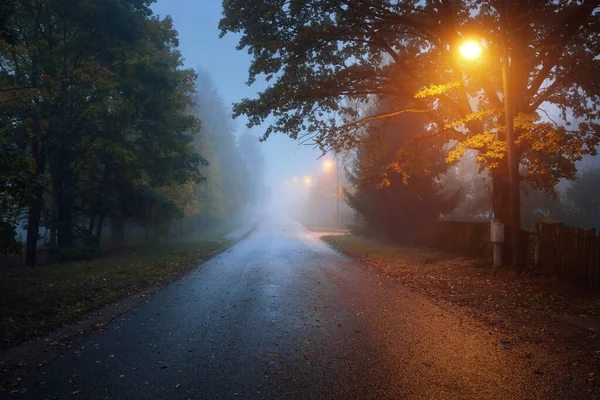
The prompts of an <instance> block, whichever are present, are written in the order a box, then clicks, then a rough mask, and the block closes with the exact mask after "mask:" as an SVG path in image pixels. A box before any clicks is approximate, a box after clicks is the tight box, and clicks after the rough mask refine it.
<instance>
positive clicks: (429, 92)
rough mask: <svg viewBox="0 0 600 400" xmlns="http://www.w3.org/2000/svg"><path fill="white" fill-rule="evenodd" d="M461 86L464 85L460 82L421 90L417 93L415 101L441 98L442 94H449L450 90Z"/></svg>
mask: <svg viewBox="0 0 600 400" xmlns="http://www.w3.org/2000/svg"><path fill="white" fill-rule="evenodd" d="M461 85H462V83H461V82H460V81H456V82H451V83H447V84H442V85H433V86H430V87H428V88H425V89H422V90H419V91H418V92H417V93H415V96H414V97H415V99H424V98H426V97H433V96H439V95H440V94H443V93H445V92H447V91H448V90H451V89H455V88H457V87H460V86H461Z"/></svg>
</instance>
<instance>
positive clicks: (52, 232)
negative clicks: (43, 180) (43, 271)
mask: <svg viewBox="0 0 600 400" xmlns="http://www.w3.org/2000/svg"><path fill="white" fill-rule="evenodd" d="M57 183H58V182H55V181H54V179H53V180H52V210H51V217H50V241H49V242H48V245H49V247H50V248H52V249H56V224H57V221H58V200H59V193H60V187H59V185H58V184H57Z"/></svg>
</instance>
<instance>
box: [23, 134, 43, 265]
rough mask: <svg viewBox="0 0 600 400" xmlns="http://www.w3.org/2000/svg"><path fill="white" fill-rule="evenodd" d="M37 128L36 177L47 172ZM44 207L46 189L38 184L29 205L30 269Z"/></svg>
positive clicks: (27, 254)
mask: <svg viewBox="0 0 600 400" xmlns="http://www.w3.org/2000/svg"><path fill="white" fill-rule="evenodd" d="M36 126H37V128H38V129H34V130H36V131H37V132H34V137H33V140H32V142H31V152H32V155H33V157H34V159H35V162H36V175H35V176H36V177H40V176H42V175H44V173H45V172H46V157H45V154H44V152H43V151H41V150H40V144H39V139H38V137H39V136H38V135H39V134H40V132H39V126H38V125H37V124H34V128H35V127H36ZM43 207H44V188H43V187H38V186H37V184H36V185H35V188H34V194H33V197H32V200H31V201H30V203H29V215H28V217H27V244H26V250H25V264H26V265H27V266H28V267H33V266H35V264H36V256H37V243H38V234H39V231H40V219H41V216H42V209H43Z"/></svg>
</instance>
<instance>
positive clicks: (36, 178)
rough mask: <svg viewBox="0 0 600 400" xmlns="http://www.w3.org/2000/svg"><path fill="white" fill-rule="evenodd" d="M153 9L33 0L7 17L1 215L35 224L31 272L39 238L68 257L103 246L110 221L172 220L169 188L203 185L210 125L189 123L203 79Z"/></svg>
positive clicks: (0, 80) (137, 3)
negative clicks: (84, 246) (203, 150)
mask: <svg viewBox="0 0 600 400" xmlns="http://www.w3.org/2000/svg"><path fill="white" fill-rule="evenodd" d="M150 4H151V1H141V0H117V1H111V2H83V3H82V2H77V1H70V0H66V1H57V2H48V1H38V0H28V1H20V2H11V3H9V7H8V6H7V8H6V9H4V8H3V9H2V10H1V16H2V18H3V20H4V24H3V31H2V36H1V37H0V87H1V90H0V103H1V104H2V111H1V112H0V129H1V136H0V147H1V148H2V151H1V153H0V154H1V156H0V164H1V166H2V174H1V175H0V180H1V181H0V197H1V198H2V201H0V206H1V207H2V209H1V210H0V213H1V214H2V215H1V216H2V219H3V221H5V222H8V223H9V224H10V225H12V226H13V227H14V226H15V224H16V223H18V222H19V220H21V221H22V219H23V218H24V217H25V216H26V218H27V223H26V228H27V262H28V264H30V265H32V264H34V263H35V255H36V251H37V247H38V239H39V235H40V227H42V226H43V227H46V228H48V229H49V231H50V232H51V235H50V239H49V246H50V247H51V248H56V249H58V250H59V251H67V252H68V251H70V250H71V249H73V248H76V247H77V244H80V243H81V242H82V241H86V242H89V240H90V238H91V237H93V236H96V237H99V236H100V234H101V228H102V226H103V224H104V221H105V218H111V219H112V220H114V221H123V220H124V219H133V220H137V221H139V222H140V223H143V224H148V223H153V222H156V221H164V220H166V219H169V218H172V217H173V216H174V215H177V214H178V213H179V212H178V211H177V207H176V205H175V204H174V202H173V200H172V199H170V198H169V197H168V196H165V195H164V192H161V190H162V189H161V188H163V187H165V186H169V185H173V184H177V185H180V184H184V183H186V182H199V181H200V180H201V179H202V176H201V174H200V171H199V166H200V165H202V164H206V162H205V160H204V159H203V158H202V157H201V156H200V155H199V154H198V153H197V152H196V151H195V149H194V147H193V141H192V139H193V134H194V133H195V132H197V131H198V129H199V127H200V121H199V120H198V119H197V118H196V117H194V116H193V115H191V114H189V113H188V112H187V111H188V108H189V107H190V106H191V105H192V103H193V101H192V96H191V95H192V93H193V91H194V89H195V85H194V80H195V73H194V72H193V71H192V70H188V69H183V68H182V58H181V54H180V53H179V51H178V50H177V46H178V38H177V32H176V31H175V30H174V28H173V24H172V21H171V19H170V18H168V17H167V18H165V19H159V18H157V17H156V16H153V15H152V12H151V10H150V8H149V5H150ZM4 167H6V168H4ZM115 231H119V229H115Z"/></svg>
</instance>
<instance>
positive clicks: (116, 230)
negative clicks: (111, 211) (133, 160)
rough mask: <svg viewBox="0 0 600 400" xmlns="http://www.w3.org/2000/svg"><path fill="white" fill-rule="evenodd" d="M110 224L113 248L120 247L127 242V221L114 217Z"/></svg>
mask: <svg viewBox="0 0 600 400" xmlns="http://www.w3.org/2000/svg"><path fill="white" fill-rule="evenodd" d="M110 222H111V223H110V236H111V242H112V246H113V247H117V246H120V245H122V244H123V243H124V242H125V219H124V218H121V217H114V218H112V219H111V221H110Z"/></svg>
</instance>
